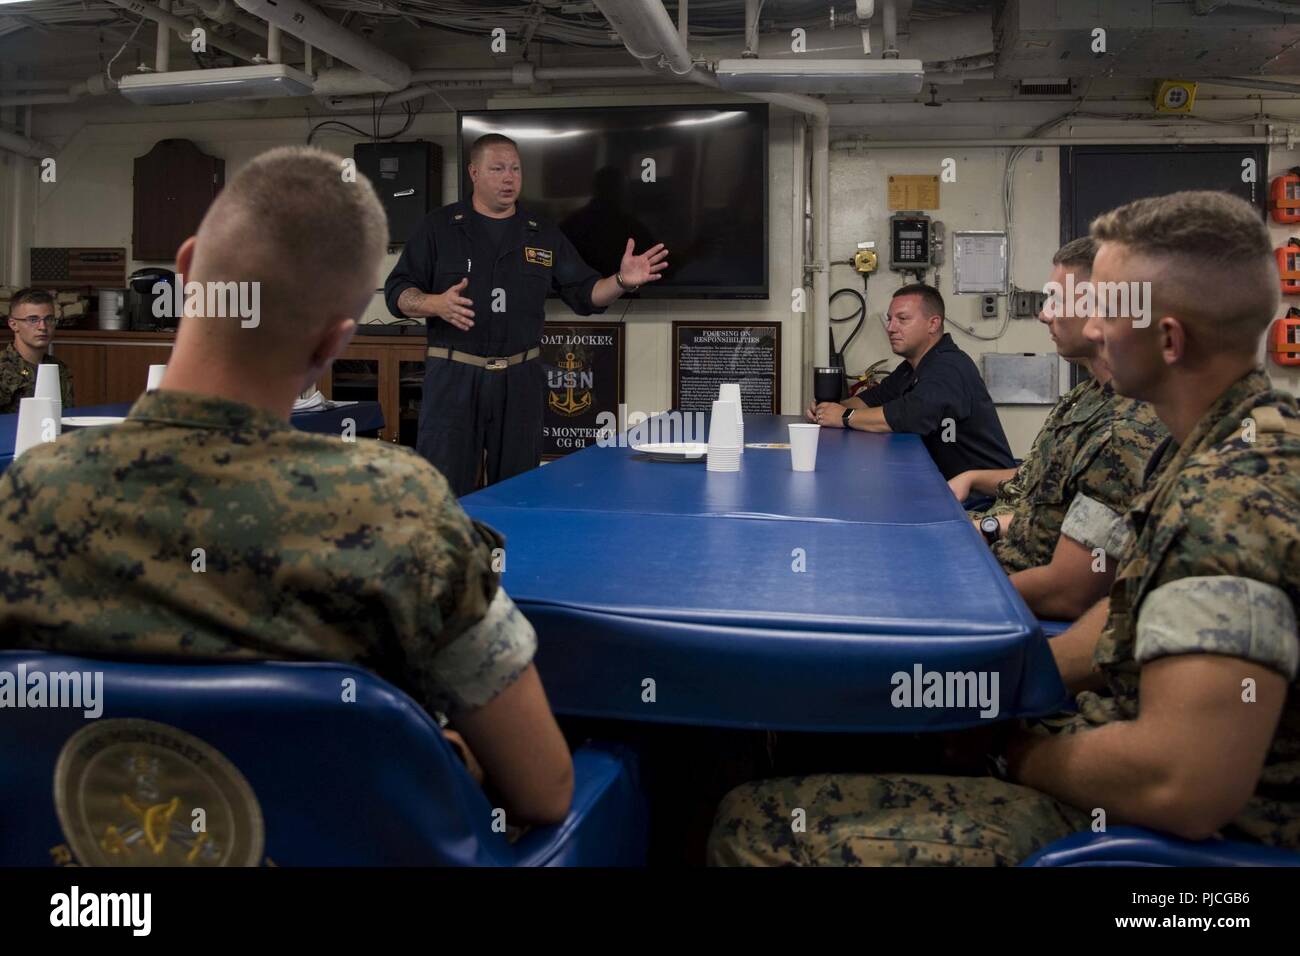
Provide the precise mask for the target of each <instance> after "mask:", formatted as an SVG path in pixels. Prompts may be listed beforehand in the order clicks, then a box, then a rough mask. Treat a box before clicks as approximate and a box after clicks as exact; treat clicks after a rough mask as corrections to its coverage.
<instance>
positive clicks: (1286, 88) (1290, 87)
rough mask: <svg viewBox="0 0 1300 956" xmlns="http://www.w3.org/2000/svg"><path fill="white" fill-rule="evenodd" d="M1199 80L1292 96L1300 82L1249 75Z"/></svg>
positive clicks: (1298, 88)
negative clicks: (1285, 81)
mask: <svg viewBox="0 0 1300 956" xmlns="http://www.w3.org/2000/svg"><path fill="white" fill-rule="evenodd" d="M1296 12H1297V13H1300V9H1297V11H1296ZM1200 82H1202V83H1209V84H1212V85H1214V86H1238V87H1241V88H1242V89H1247V90H1271V91H1273V92H1277V93H1290V94H1292V95H1293V96H1294V95H1298V94H1300V83H1284V82H1282V81H1280V80H1265V79H1262V78H1261V79H1252V78H1251V77H1242V76H1216V77H1213V78H1211V79H1208V80H1201V81H1200Z"/></svg>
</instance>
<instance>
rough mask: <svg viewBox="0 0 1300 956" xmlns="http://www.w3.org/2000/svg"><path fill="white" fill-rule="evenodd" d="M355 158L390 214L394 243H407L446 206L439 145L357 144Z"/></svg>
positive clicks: (412, 142) (427, 143)
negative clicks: (429, 216) (421, 226)
mask: <svg viewBox="0 0 1300 956" xmlns="http://www.w3.org/2000/svg"><path fill="white" fill-rule="evenodd" d="M352 158H353V159H354V160H356V164H357V172H359V173H363V174H364V175H365V176H366V178H367V179H369V180H370V183H371V185H372V186H374V187H375V192H377V193H378V194H379V201H380V202H381V203H383V206H384V212H386V213H388V241H389V242H390V243H392V244H397V243H404V242H406V240H407V239H409V238H410V237H411V234H412V233H414V232H415V229H416V227H417V226H418V225H419V224H420V222H421V221H422V220H423V219H424V217H425V216H427V215H428V214H429V213H431V212H432V211H433V210H435V209H437V208H438V207H439V206H441V205H442V147H441V146H439V145H438V144H437V143H430V142H426V141H425V140H414V141H411V142H406V143H357V145H355V146H353V147H352Z"/></svg>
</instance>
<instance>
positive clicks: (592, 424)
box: [539, 322, 624, 461]
mask: <svg viewBox="0 0 1300 956" xmlns="http://www.w3.org/2000/svg"><path fill="white" fill-rule="evenodd" d="M623 328H624V326H623V325H622V324H621V323H610V324H606V323H596V322H577V323H573V324H570V325H561V324H560V323H558V322H547V323H546V325H545V326H544V327H543V329H542V355H541V358H540V360H539V361H541V362H542V364H543V366H544V367H545V369H546V411H545V414H544V416H543V418H542V460H543V461H552V460H553V459H556V458H559V457H561V456H563V455H567V454H569V453H570V452H574V451H580V450H581V449H583V448H586V447H587V446H588V445H593V444H595V443H596V435H597V433H598V432H599V429H598V428H597V427H596V418H597V416H598V415H600V413H601V412H609V413H611V414H612V415H614V416H615V417H616V418H617V416H618V406H619V405H620V404H621V403H622V402H623Z"/></svg>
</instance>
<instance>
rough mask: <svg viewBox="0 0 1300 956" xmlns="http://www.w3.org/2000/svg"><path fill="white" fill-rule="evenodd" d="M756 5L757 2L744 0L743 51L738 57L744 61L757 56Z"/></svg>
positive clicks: (757, 0)
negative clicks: (743, 58)
mask: <svg viewBox="0 0 1300 956" xmlns="http://www.w3.org/2000/svg"><path fill="white" fill-rule="evenodd" d="M758 4H759V0H745V50H744V52H743V53H741V54H740V55H741V56H743V57H745V58H746V59H748V58H749V57H755V56H758V50H757V49H755V47H757V46H758Z"/></svg>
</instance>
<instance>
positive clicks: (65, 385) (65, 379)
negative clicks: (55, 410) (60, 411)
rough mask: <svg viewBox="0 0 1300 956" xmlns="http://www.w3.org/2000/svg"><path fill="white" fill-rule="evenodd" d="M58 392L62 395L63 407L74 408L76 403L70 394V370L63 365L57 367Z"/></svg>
mask: <svg viewBox="0 0 1300 956" xmlns="http://www.w3.org/2000/svg"><path fill="white" fill-rule="evenodd" d="M59 391H60V392H61V394H62V399H61V400H62V402H63V407H64V408H65V409H67V408H75V407H76V401H75V400H74V398H73V393H72V369H70V368H68V366H67V365H65V364H62V363H61V364H60V365H59Z"/></svg>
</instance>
